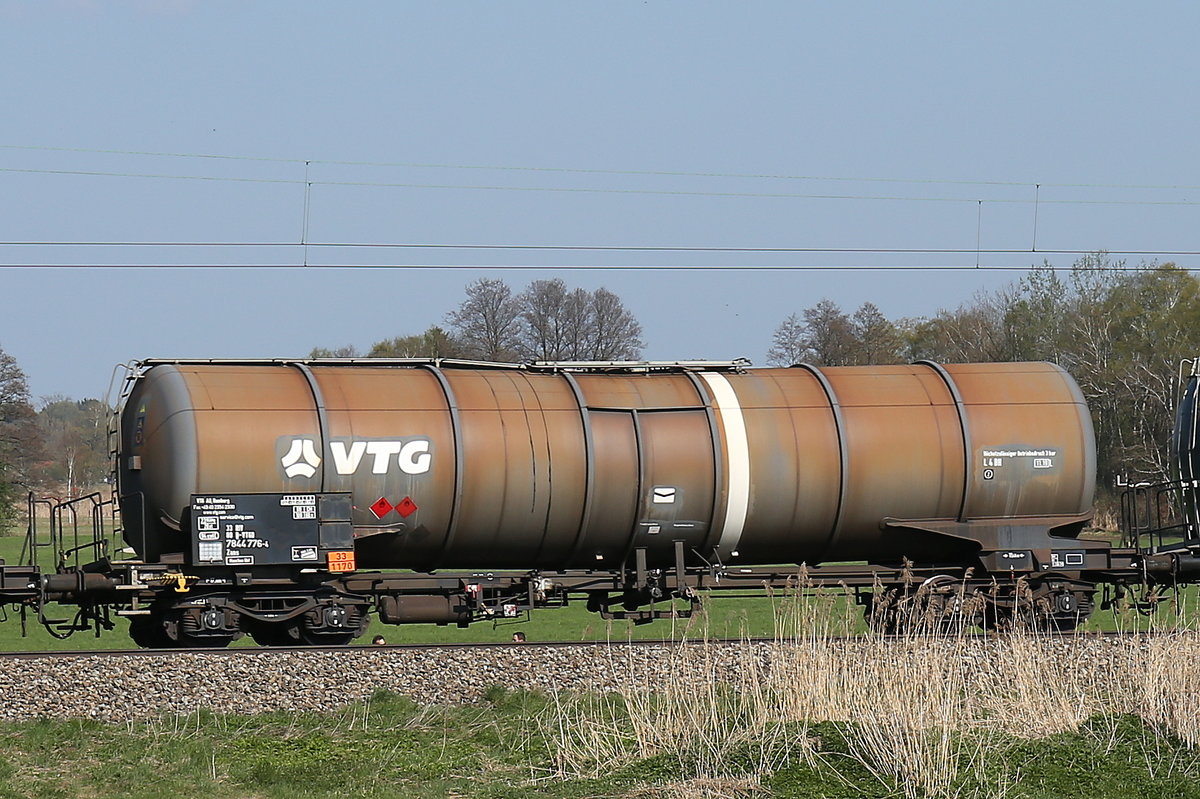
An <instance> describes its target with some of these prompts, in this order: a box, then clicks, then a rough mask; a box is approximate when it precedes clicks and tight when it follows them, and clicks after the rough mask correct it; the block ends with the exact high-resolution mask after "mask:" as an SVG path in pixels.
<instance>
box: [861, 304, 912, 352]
mask: <svg viewBox="0 0 1200 799" xmlns="http://www.w3.org/2000/svg"><path fill="white" fill-rule="evenodd" d="M850 331H851V334H852V335H853V337H854V346H853V350H854V355H853V359H852V360H853V362H854V363H857V364H877V363H900V362H901V361H902V360H903V357H902V355H901V351H902V350H903V347H904V344H903V341H901V339H900V334H899V332H898V331H897V330H896V326H895V325H894V324H892V323H891V322H890V321H888V318H887V317H886V316H884V315H883V312H882V311H880V310H879V308H878V307H877V306H876V305H875V303H873V302H864V303H863V304H862V305H861V306H859V309H858V310H857V311H855V312H854V316H853V317H852V318H851V319H850Z"/></svg>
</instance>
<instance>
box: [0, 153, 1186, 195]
mask: <svg viewBox="0 0 1200 799" xmlns="http://www.w3.org/2000/svg"><path fill="white" fill-rule="evenodd" d="M0 150H25V151H42V152H60V153H80V154H92V155H129V156H139V157H155V158H180V159H206V160H216V161H235V162H236V161H242V162H258V163H276V164H313V165H327V166H356V167H378V168H397V169H457V170H484V171H498V172H542V173H565V174H581V175H629V176H638V175H640V176H647V177H697V178H735V179H746V180H805V181H830V182H835V181H838V182H848V183H901V184H904V183H910V184H914V185H921V184H932V185H938V184H943V185H951V186H1012V187H1021V188H1034V187H1035V186H1037V187H1047V188H1074V189H1137V190H1197V189H1200V186H1192V185H1185V184H1157V185H1156V184H1138V183H1128V184H1122V183H1069V182H1067V183H1050V182H1045V181H1033V180H1030V181H1014V180H961V179H944V178H884V177H847V176H835V175H791V174H785V173H755V172H718V171H683V170H653V169H600V168H586V167H547V166H522V165H498V164H454V163H422V162H412V161H371V160H365V161H364V160H357V161H356V160H338V159H320V158H278V157H270V156H250V155H222V154H217V153H174V152H154V151H147V150H119V149H100V148H89V147H49V146H44V145H22V144H0ZM293 182H299V181H293Z"/></svg>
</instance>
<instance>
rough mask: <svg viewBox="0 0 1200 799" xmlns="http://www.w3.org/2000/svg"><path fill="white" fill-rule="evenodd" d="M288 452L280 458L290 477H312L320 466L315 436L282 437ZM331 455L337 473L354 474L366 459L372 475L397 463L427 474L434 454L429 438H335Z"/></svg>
mask: <svg viewBox="0 0 1200 799" xmlns="http://www.w3.org/2000/svg"><path fill="white" fill-rule="evenodd" d="M282 441H283V443H284V446H286V448H287V451H286V452H285V453H284V455H283V457H281V458H280V459H279V464H280V466H282V467H283V473H284V475H286V476H287V477H312V476H313V475H314V474H316V473H317V467H318V466H320V465H321V456H320V455H318V454H317V442H316V440H315V439H312V438H299V437H297V438H284V439H282ZM329 455H330V457H331V458H332V460H333V469H334V471H335V472H337V473H338V474H354V473H355V472H357V471H358V468H359V466H360V465H362V463H363V461H364V459H365V460H366V462H367V463H370V464H371V473H372V474H387V473H388V470H389V469H390V468H391V467H392V466H393V465H395V466H398V467H399V468H400V471H402V472H404V473H405V474H424V473H425V472H428V471H429V466H430V461H431V460H432V459H433V455H431V454H430V452H429V439H427V438H413V439H409V440H407V441H399V440H395V439H369V440H361V439H357V440H356V439H335V440H333V441H330V442H329Z"/></svg>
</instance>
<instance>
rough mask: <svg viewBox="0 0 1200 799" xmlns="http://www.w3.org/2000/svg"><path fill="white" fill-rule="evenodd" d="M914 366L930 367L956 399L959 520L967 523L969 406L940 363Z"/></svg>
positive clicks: (968, 498)
mask: <svg viewBox="0 0 1200 799" xmlns="http://www.w3.org/2000/svg"><path fill="white" fill-rule="evenodd" d="M913 365H914V366H928V367H929V368H930V369H932V370H933V371H934V372H936V373H937V375H938V377H940V378H942V382H943V383H945V384H946V388H947V389H949V390H950V396H951V397H953V398H954V407H955V408H956V409H957V410H958V426H959V428H960V429H961V430H962V443H963V485H962V503H961V504H960V505H959V506H958V520H959V521H960V522H965V521H966V520H967V508H969V507H971V504H970V499H971V497H970V494H971V453H972V452H973V449H972V446H971V426H970V424H969V423H968V422H967V406H966V404H965V403H964V402H963V398H962V394H960V393H959V391H958V385H957V384H956V383H955V382H954V378H953V377H951V376H950V373H949V372H947V371H946V369H945V367H943V366H942V365H941V364H940V363H937V362H935V361H916V362H915V363H914V364H913Z"/></svg>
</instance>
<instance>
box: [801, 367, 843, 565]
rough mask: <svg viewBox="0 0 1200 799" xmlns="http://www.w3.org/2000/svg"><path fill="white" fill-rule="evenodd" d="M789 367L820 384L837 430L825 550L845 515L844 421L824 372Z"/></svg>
mask: <svg viewBox="0 0 1200 799" xmlns="http://www.w3.org/2000/svg"><path fill="white" fill-rule="evenodd" d="M791 368H793V369H803V370H805V371H806V372H808V373H809V374H811V375H812V376H813V377H814V378H816V380H817V382H818V383H820V384H821V390H822V391H824V392H825V399H826V400H827V401H828V402H829V410H830V412H831V413H833V426H834V429H835V430H836V431H837V437H838V501H837V512H836V513H835V514H834V517H833V525H832V526H831V527H830V528H829V538H827V539H826V540H825V551H826V552H830V551H832V550H833V546H834V544H836V543H837V539H838V536H839V535H840V534H841V532H842V518H843V517H844V516H845V509H846V492H847V491H849V485H850V448H849V446H848V445H847V444H846V423H845V420H843V419H842V406H841V403H839V402H838V398H837V393H836V392H835V391H834V390H833V386H832V385H831V384H830V382H829V378H827V377H825V373H824V372H822V371H821V370H820V369H818V368H817V367H815V366H813V365H812V364H807V363H798V364H794V365H793V366H792V367H791Z"/></svg>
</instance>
